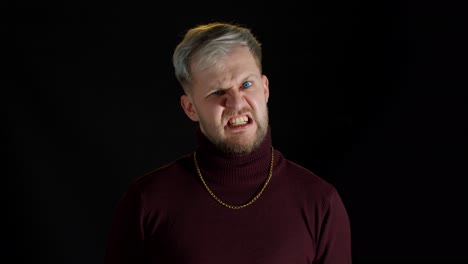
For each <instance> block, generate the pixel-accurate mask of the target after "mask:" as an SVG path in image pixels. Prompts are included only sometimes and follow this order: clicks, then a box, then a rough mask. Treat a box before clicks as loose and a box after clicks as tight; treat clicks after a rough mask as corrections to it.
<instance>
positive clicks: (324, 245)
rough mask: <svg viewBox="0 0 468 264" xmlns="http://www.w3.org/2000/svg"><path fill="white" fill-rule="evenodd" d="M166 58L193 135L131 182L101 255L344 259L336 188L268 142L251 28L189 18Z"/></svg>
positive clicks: (346, 241) (347, 247)
mask: <svg viewBox="0 0 468 264" xmlns="http://www.w3.org/2000/svg"><path fill="white" fill-rule="evenodd" d="M173 64H174V68H175V75H176V77H177V79H178V81H179V82H180V85H181V86H182V88H183V90H184V94H183V95H182V96H181V100H180V103H181V106H182V108H183V109H184V111H185V113H186V114H187V116H188V117H189V118H190V119H191V120H193V121H194V122H198V124H199V126H198V128H197V131H196V133H197V143H198V145H197V147H196V149H195V151H194V152H193V153H190V154H187V155H186V156H183V157H181V158H180V159H177V160H175V161H173V162H172V163H169V164H167V165H165V166H163V167H161V168H158V169H155V170H153V171H151V172H149V173H147V174H146V175H144V176H142V177H139V178H138V179H136V180H135V181H134V183H133V184H132V185H131V186H130V188H129V190H128V191H127V192H126V193H125V195H124V196H123V197H122V199H121V200H120V202H119V204H118V205H117V208H116V210H115V214H114V217H113V221H112V225H111V230H110V234H109V238H108V239H109V240H108V247H107V251H106V255H105V263H106V264H111V263H112V264H115V263H132V264H138V263H170V264H178V263H181V264H182V263H183V264H189V263H190V264H221V263H222V264H230V263H233V264H234V263H235V264H250V263H268V264H291V263H324V264H348V263H351V236H350V224H349V218H348V215H347V212H346V209H345V207H344V204H343V202H342V200H341V198H340V196H339V194H338V193H337V190H336V189H335V188H334V187H333V186H332V185H331V184H329V183H328V182H326V181H324V180H323V179H321V178H319V177H318V176H317V175H315V174H314V173H312V172H310V171H309V170H307V169H305V168H304V167H302V166H300V165H298V164H296V163H294V162H292V161H289V160H287V159H286V158H285V157H284V156H283V155H282V153H281V152H279V151H278V150H276V149H274V148H273V144H272V138H271V128H270V126H269V123H268V107H267V103H268V98H269V96H270V90H269V83H268V78H267V77H266V76H265V75H264V74H262V50H261V44H260V43H259V42H258V41H257V39H256V38H255V37H254V36H253V34H252V33H251V31H250V30H249V29H247V28H245V27H242V26H239V25H234V24H226V23H218V22H216V23H209V24H204V25H199V26H197V27H194V28H192V29H190V30H188V31H187V33H186V35H185V37H184V39H183V40H182V41H181V43H180V44H179V45H178V46H177V47H176V49H175V52H174V55H173Z"/></svg>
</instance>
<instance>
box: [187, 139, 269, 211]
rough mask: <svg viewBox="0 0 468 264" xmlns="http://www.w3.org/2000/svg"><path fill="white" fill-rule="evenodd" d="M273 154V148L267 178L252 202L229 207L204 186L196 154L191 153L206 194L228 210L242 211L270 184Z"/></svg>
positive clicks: (253, 200)
mask: <svg viewBox="0 0 468 264" xmlns="http://www.w3.org/2000/svg"><path fill="white" fill-rule="evenodd" d="M273 153H274V149H273V147H271V163H270V171H269V173H268V177H267V179H266V181H265V183H264V184H263V187H262V189H260V191H259V192H258V193H257V195H255V196H254V198H252V200H250V201H249V202H248V203H246V204H243V205H230V204H227V203H225V202H223V201H221V199H219V198H218V196H216V195H215V194H214V193H213V191H212V190H211V189H210V187H208V185H207V184H206V182H205V180H204V179H203V176H202V174H201V171H200V168H199V167H198V162H197V152H194V153H193V160H194V162H195V167H196V168H197V173H198V176H200V180H201V181H202V183H203V185H204V186H205V189H206V190H207V191H208V193H209V194H210V195H211V197H213V198H214V199H215V200H216V201H217V202H218V203H220V204H222V205H224V206H225V207H227V208H229V209H242V208H244V207H247V206H249V205H251V204H253V203H254V202H255V201H256V200H257V199H258V198H259V197H260V195H262V193H263V191H264V190H265V188H266V187H267V185H268V183H269V182H270V179H271V176H272V175H273V161H274V156H273Z"/></svg>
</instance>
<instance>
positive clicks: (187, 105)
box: [180, 94, 200, 122]
mask: <svg viewBox="0 0 468 264" xmlns="http://www.w3.org/2000/svg"><path fill="white" fill-rule="evenodd" d="M180 105H181V106H182V109H184V112H185V114H186V115H187V116H188V117H189V118H190V119H191V120H192V121H195V122H196V121H199V120H200V119H199V118H198V114H197V111H196V110H195V106H194V105H193V102H192V98H191V97H190V96H188V95H186V94H184V95H182V96H181V97H180Z"/></svg>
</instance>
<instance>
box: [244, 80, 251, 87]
mask: <svg viewBox="0 0 468 264" xmlns="http://www.w3.org/2000/svg"><path fill="white" fill-rule="evenodd" d="M250 86H252V82H249V81H246V82H244V83H243V84H242V87H244V88H249V87H250Z"/></svg>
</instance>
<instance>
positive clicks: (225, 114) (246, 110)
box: [222, 107, 250, 118]
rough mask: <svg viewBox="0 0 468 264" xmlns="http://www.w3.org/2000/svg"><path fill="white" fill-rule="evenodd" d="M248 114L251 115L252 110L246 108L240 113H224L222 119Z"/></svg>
mask: <svg viewBox="0 0 468 264" xmlns="http://www.w3.org/2000/svg"><path fill="white" fill-rule="evenodd" d="M246 113H250V109H249V108H246V107H245V108H242V109H241V110H239V111H231V110H226V111H224V112H223V115H222V117H223V118H230V117H233V116H237V115H243V114H246Z"/></svg>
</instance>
